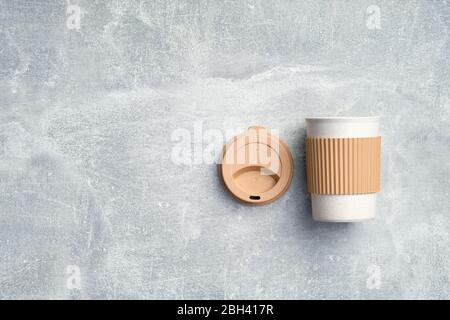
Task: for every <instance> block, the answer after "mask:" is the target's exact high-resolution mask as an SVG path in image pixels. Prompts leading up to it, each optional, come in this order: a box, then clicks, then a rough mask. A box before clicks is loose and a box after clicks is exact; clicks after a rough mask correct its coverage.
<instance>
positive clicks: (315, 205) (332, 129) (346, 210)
mask: <svg viewBox="0 0 450 320" xmlns="http://www.w3.org/2000/svg"><path fill="white" fill-rule="evenodd" d="M379 120H380V118H379V117H311V118H306V135H307V136H308V137H311V138H366V137H377V136H379V135H380V130H379ZM311 202H312V214H313V218H314V220H316V221H323V222H357V221H364V220H368V219H372V218H374V217H375V214H376V205H377V194H376V193H367V194H348V195H323V194H313V193H312V194H311Z"/></svg>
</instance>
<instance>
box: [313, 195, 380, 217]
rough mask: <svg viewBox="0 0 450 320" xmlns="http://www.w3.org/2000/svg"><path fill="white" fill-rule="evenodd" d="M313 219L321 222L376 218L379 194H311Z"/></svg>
mask: <svg viewBox="0 0 450 320" xmlns="http://www.w3.org/2000/svg"><path fill="white" fill-rule="evenodd" d="M311 202H312V212H313V219H314V220H315V221H320V222H360V221H366V220H370V219H373V218H375V215H376V204H377V194H376V193H368V194H352V195H321V194H311Z"/></svg>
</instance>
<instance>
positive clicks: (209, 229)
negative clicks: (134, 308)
mask: <svg viewBox="0 0 450 320" xmlns="http://www.w3.org/2000/svg"><path fill="white" fill-rule="evenodd" d="M370 5H377V6H378V7H379V8H380V10H381V11H380V18H381V25H380V27H381V29H373V24H370V23H369V24H368V23H367V22H368V19H372V18H373V17H374V16H373V14H372V11H370V10H369V12H367V8H368V7H369V6H370ZM74 6H75V7H74ZM74 8H75V9H74ZM76 8H79V9H80V10H81V19H80V25H79V26H80V28H79V29H77V28H76V26H77V25H76V21H75V22H74V20H73V17H74V16H73V15H74V12H75V14H76ZM74 10H75V11H74ZM370 21H373V20H370ZM449 28H450V2H448V1H438V0H436V1H375V0H373V1H372V0H371V1H316V0H314V1H313V0H311V1H282V0H278V1H265V0H264V1H263V0H259V1H258V0H248V1H240V0H239V1H203V0H196V1H187V0H186V1H134V0H128V1H90V0H89V1H88V0H84V1H82V0H80V1H75V0H73V1H72V0H70V1H63V0H58V1H57V0H53V1H37V0H35V1H32V0H28V1H10V0H0V257H1V262H0V298H3V299H11V298H14V299H17V298H52V299H53V298H62V299H65V298H68V299H70V298H166V299H172V298H175V299H181V298H186V299H187V298H218V299H222V298H225V299H232V298H258V299H259V298H269V299H270V298H277V299H278V298H286V299H293V298H308V299H309V298H375V299H376V298H413V299H414V298H450V259H449V257H450V237H449V232H450V212H449V204H450V201H449V199H450V198H449V188H450V162H449V157H450V150H449V147H450V92H449V91H450V89H449V88H450V71H449V65H450V44H449ZM308 115H309V116H311V115H381V116H382V134H383V159H382V160H383V176H382V184H383V186H382V192H381V193H380V196H379V214H378V217H377V219H376V220H374V221H370V222H365V223H359V224H323V223H315V222H313V221H312V219H311V214H310V204H309V196H308V195H307V194H306V192H305V180H304V179H305V178H304V170H303V167H304V158H303V143H302V141H303V137H304V135H305V123H304V120H303V119H304V117H305V116H308ZM198 122H201V123H202V125H203V127H204V129H205V130H207V129H214V128H219V129H221V130H225V129H227V128H245V127H247V126H249V125H251V124H261V125H265V126H267V127H270V128H278V129H280V135H281V138H282V139H283V140H285V142H286V143H287V144H288V145H289V146H290V148H291V150H292V151H293V155H294V160H295V164H296V174H295V178H294V180H293V183H292V185H291V187H290V189H289V191H288V192H287V193H286V194H285V196H284V197H283V198H281V199H280V200H279V201H277V202H275V203H273V204H271V205H268V206H264V207H258V208H253V207H246V206H242V205H240V204H238V203H236V202H235V201H234V200H232V199H231V198H230V197H229V196H228V195H227V194H226V193H225V192H224V190H223V188H222V187H221V186H220V184H219V182H218V179H217V175H216V167H215V165H214V164H195V165H192V166H187V165H177V164H175V163H173V162H172V161H171V158H170V155H171V152H172V150H173V147H174V141H172V138H171V135H172V134H173V132H174V130H176V129H179V128H185V129H186V130H189V131H190V132H193V131H194V124H195V123H198ZM198 143H199V142H198V141H197V142H195V141H193V142H192V146H195V145H196V144H198ZM188 147H189V146H188ZM217 148H218V149H220V146H217Z"/></svg>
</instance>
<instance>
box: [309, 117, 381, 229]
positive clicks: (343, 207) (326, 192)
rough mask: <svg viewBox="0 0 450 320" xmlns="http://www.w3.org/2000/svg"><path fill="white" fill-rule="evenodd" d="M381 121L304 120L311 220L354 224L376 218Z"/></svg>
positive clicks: (369, 118)
mask: <svg viewBox="0 0 450 320" xmlns="http://www.w3.org/2000/svg"><path fill="white" fill-rule="evenodd" d="M379 134H380V132H379V117H314V118H306V135H307V138H306V164H307V180H308V192H310V193H311V202H312V214H313V218H314V220H317V221H325V222H357V221H363V220H368V219H372V218H374V217H375V215H376V202H377V201H376V200H377V192H378V191H379V189H380V151H381V150H380V145H381V138H380V136H379Z"/></svg>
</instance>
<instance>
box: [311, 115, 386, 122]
mask: <svg viewBox="0 0 450 320" xmlns="http://www.w3.org/2000/svg"><path fill="white" fill-rule="evenodd" d="M379 120H380V116H365V117H306V118H305V121H309V122H341V121H342V122H343V121H345V122H348V121H350V122H367V121H373V122H377V121H379Z"/></svg>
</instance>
